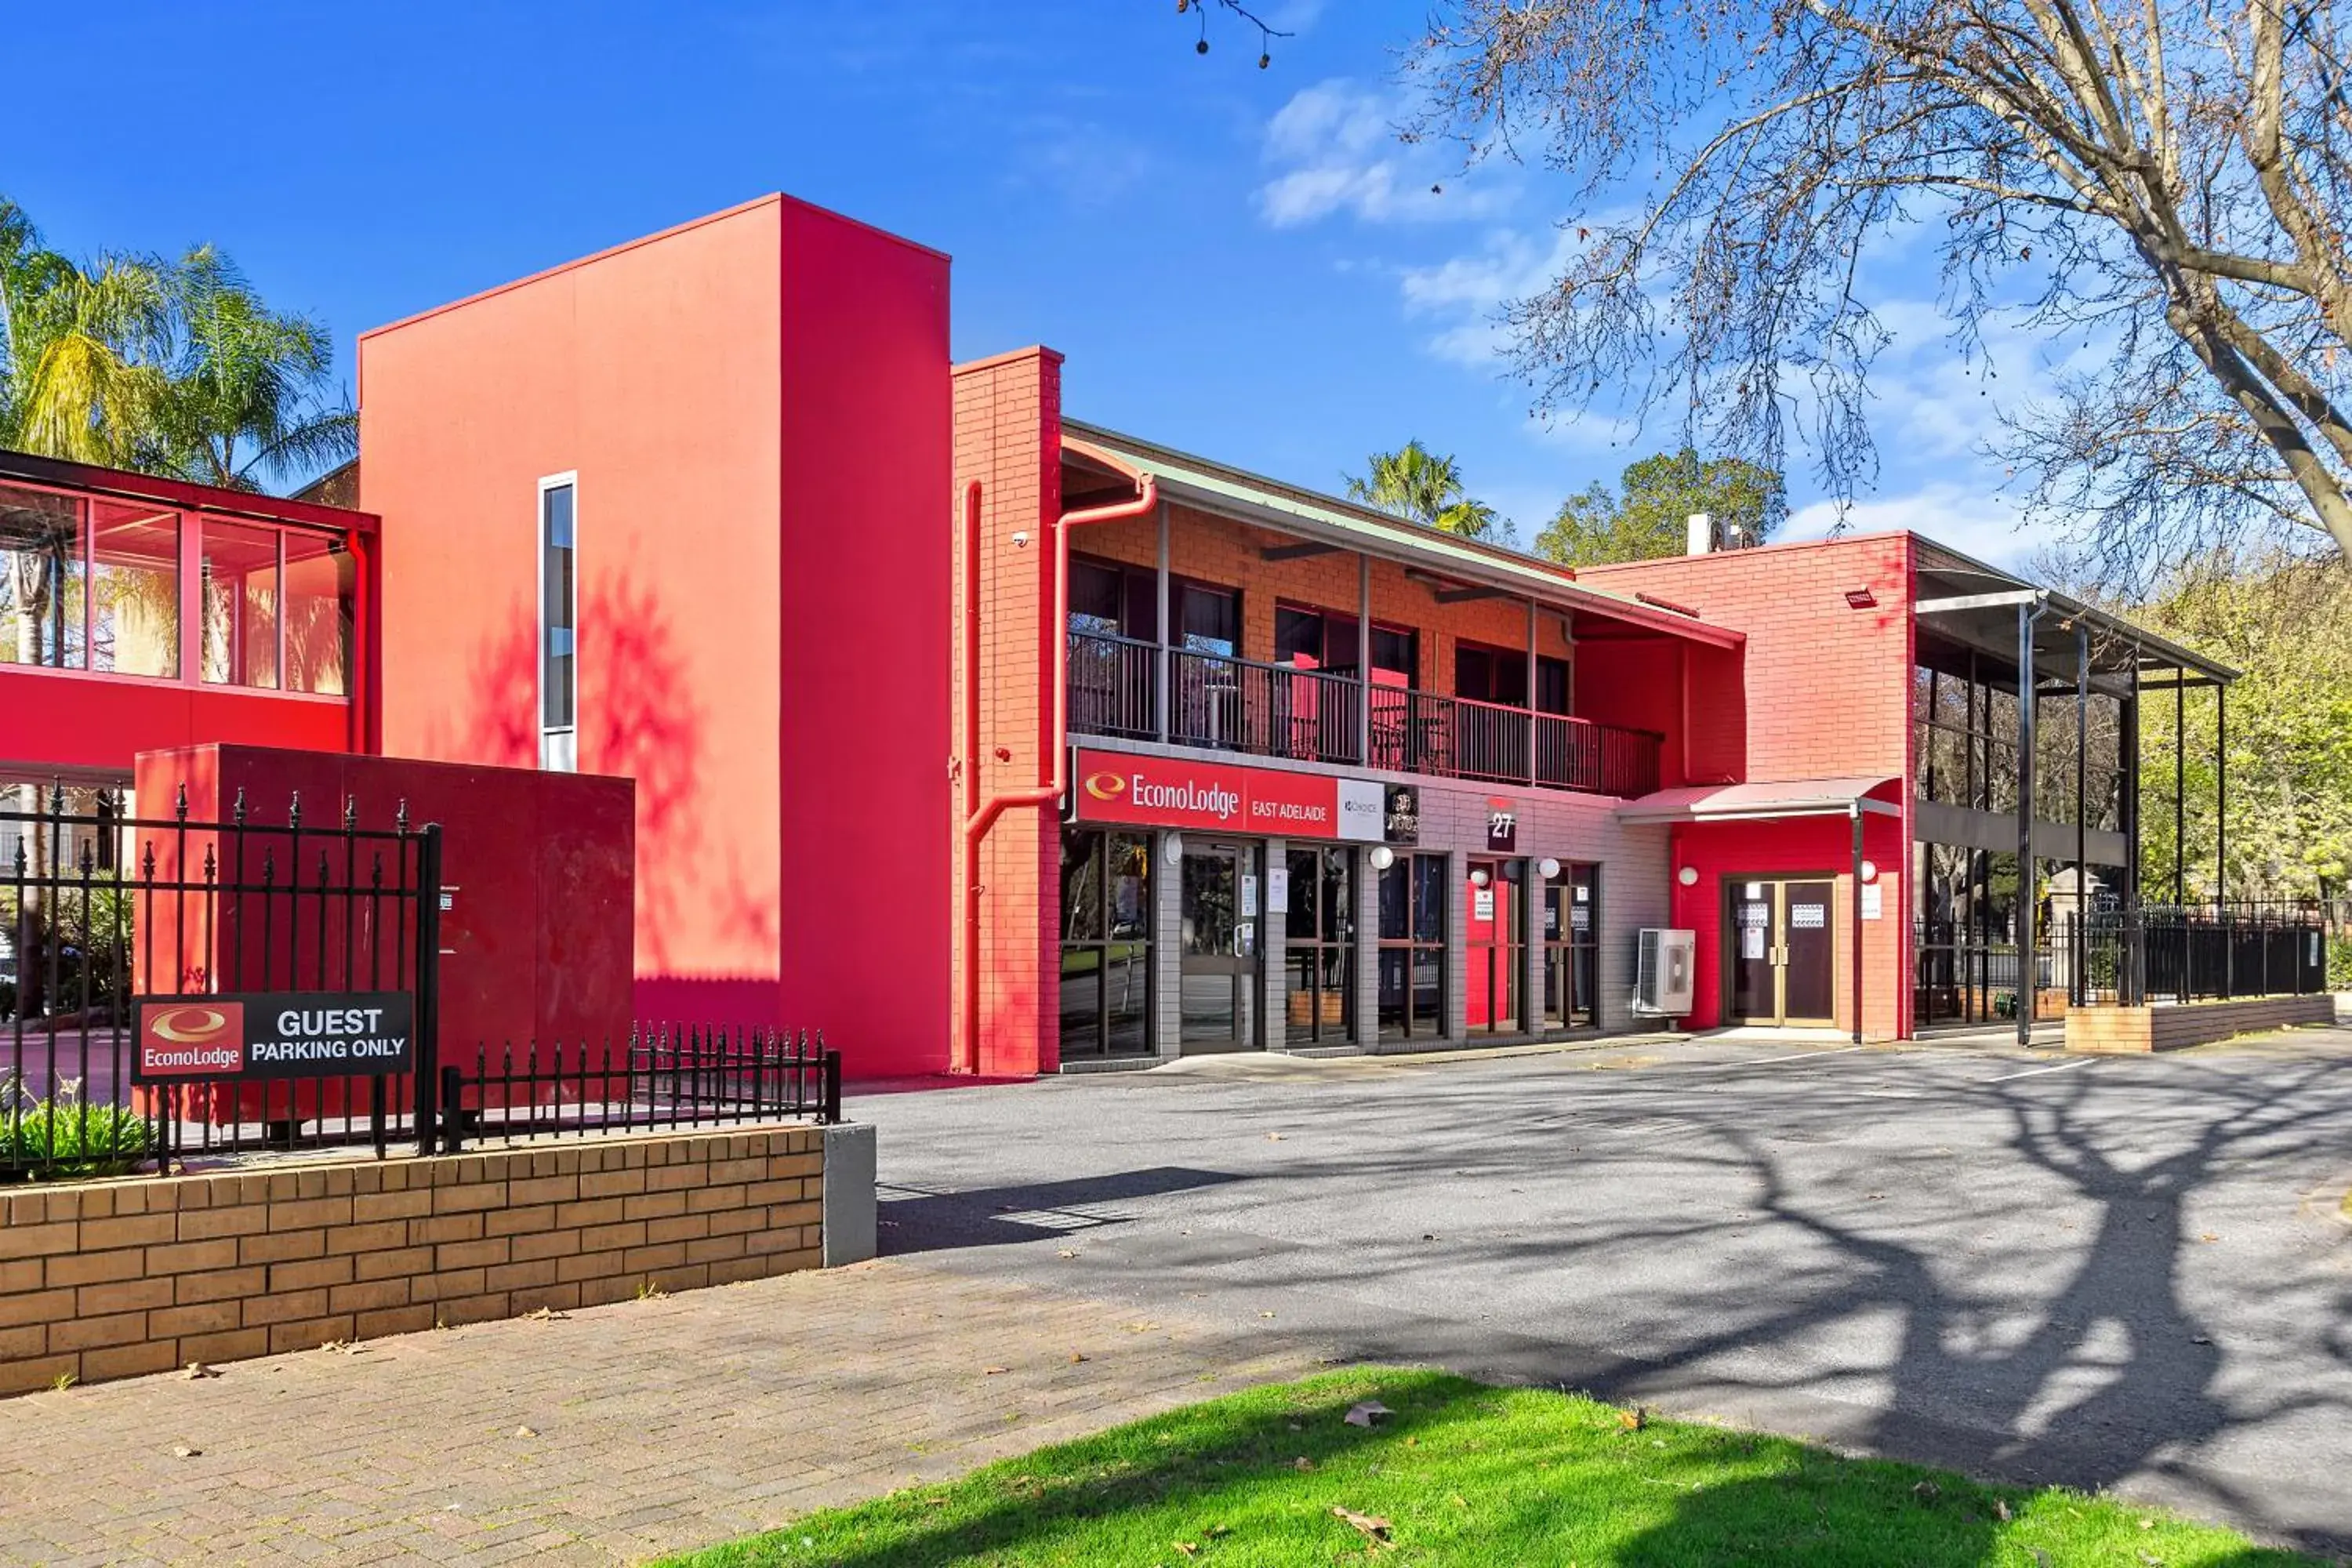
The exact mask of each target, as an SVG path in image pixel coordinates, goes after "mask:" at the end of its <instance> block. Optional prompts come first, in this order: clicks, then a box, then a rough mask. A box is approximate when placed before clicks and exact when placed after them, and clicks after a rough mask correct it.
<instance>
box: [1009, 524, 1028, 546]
mask: <svg viewBox="0 0 2352 1568" xmlns="http://www.w3.org/2000/svg"><path fill="white" fill-rule="evenodd" d="M1028 548H1029V531H1028V530H1027V529H1025V528H1024V529H1020V530H1017V531H1015V532H1014V533H1013V549H1015V550H1026V549H1028Z"/></svg>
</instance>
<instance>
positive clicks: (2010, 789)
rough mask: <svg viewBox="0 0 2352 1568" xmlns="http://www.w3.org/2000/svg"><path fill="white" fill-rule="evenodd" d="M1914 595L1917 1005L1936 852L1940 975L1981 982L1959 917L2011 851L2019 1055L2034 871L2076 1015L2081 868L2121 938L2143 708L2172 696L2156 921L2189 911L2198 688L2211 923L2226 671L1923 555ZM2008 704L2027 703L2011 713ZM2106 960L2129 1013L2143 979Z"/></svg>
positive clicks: (2224, 841) (1931, 933)
mask: <svg viewBox="0 0 2352 1568" xmlns="http://www.w3.org/2000/svg"><path fill="white" fill-rule="evenodd" d="M1916 594H1917V598H1916V616H1917V617H1918V618H1917V630H1916V637H1917V643H1916V648H1917V651H1916V673H1915V689H1914V704H1915V707H1914V711H1915V717H1916V730H1915V732H1916V736H1917V739H1918V742H1919V743H1920V746H1921V752H1920V755H1919V756H1918V758H1917V767H1918V770H1919V775H1920V782H1919V789H1918V795H1919V799H1918V801H1917V802H1916V813H1917V815H1916V829H1915V831H1916V837H1917V838H1918V839H1919V840H1920V849H1921V851H1922V856H1921V858H1922V860H1923V863H1924V864H1926V865H1927V867H1928V868H1930V875H1929V884H1930V886H1929V892H1928V895H1927V896H1928V900H1930V901H1929V902H1928V904H1927V906H1925V907H1923V910H1922V914H1923V917H1924V918H1923V921H1922V933H1921V934H1922V950H1921V954H1920V973H1921V976H1922V987H1921V988H1922V991H1923V993H1925V994H1932V990H1933V988H1932V985H1931V984H1929V977H1930V974H1931V971H1932V970H1933V969H1934V967H1935V964H1934V962H1933V960H1934V956H1935V955H1936V954H1937V950H1938V946H1939V944H1938V943H1937V941H1936V937H1937V924H1938V922H1937V920H1936V919H1935V916H1934V912H1933V911H1934V908H1935V905H1934V902H1933V900H1935V898H1936V897H1937V889H1936V888H1935V887H1934V880H1935V868H1937V866H1938V861H1939V853H1938V852H1939V851H1940V852H1943V853H1942V854H1941V856H1940V859H1941V863H1942V865H1943V866H1944V867H1945V868H1958V870H1959V873H1960V876H1961V879H1962V880H1961V882H1960V883H1959V884H1958V886H1959V887H1960V888H1962V889H1965V891H1963V892H1960V893H1958V894H1957V895H1952V894H1950V892H1949V889H1951V887H1952V886H1953V884H1951V883H1950V881H1949V879H1947V881H1946V884H1945V886H1946V889H1947V894H1948V896H1947V898H1946V900H1945V904H1944V907H1945V909H1946V910H1948V911H1950V912H1951V913H1952V914H1954V915H1957V916H1958V919H1948V920H1947V921H1945V922H1944V928H1945V931H1946V933H1947V942H1946V944H1943V945H1946V946H1948V950H1949V952H1950V955H1951V957H1952V958H1953V960H1954V961H1955V963H1963V964H1964V963H1968V962H1971V961H1972V962H1975V963H1979V964H1982V963H1984V962H1985V960H1984V958H1983V955H1982V954H1980V953H1971V952H1969V947H1970V945H1971V944H1970V943H1969V942H1968V941H1967V940H1966V938H1965V937H1964V936H1963V934H1962V933H1961V930H1960V928H1961V926H1962V925H1963V924H1965V923H1966V919H1967V915H1968V914H1969V913H1975V912H1977V911H1980V910H1984V909H1985V908H1987V907H1988V906H1989V904H1990V892H1991V883H1992V881H1993V879H1994V871H1993V867H1992V864H1991V862H1992V858H1993V857H1994V856H1995V855H1996V854H1998V853H2000V852H2002V851H2006V850H2010V849H2011V844H2013V854H2014V860H2013V862H2011V864H2012V867H2013V872H2012V873H2011V874H2012V875H2013V877H2014V881H2013V883H2012V884H2011V887H2012V889H2013V891H2012V893H2011V897H2012V898H2013V900H2014V920H2015V930H2016V952H2017V955H2018V956H2017V961H2016V962H2017V963H2018V971H2017V976H2016V982H2015V995H2016V998H2017V1003H2016V1007H2015V1013H2016V1027H2017V1037H2018V1041H2019V1043H2020V1044H2021V1045H2023V1044H2026V1043H2028V1042H2029V1041H2030V1039H2031V1037H2032V1026H2033V1020H2034V1015H2035V1012H2036V1010H2037V1004H2038V1001H2039V994H2040V992H2041V990H2042V986H2041V984H2040V971H2039V968H2038V966H2039V964H2040V962H2041V959H2040V954H2041V952H2042V947H2043V946H2044V944H2045V943H2047V942H2050V939H2051V937H2052V935H2053V932H2051V931H2045V930H2043V929H2042V900H2041V899H2040V898H2039V897H2038V896H2037V893H2036V889H2039V887H2040V886H2041V882H2040V879H2039V875H2038V873H2039V870H2040V868H2041V867H2042V864H2044V863H2046V862H2050V861H2058V862H2060V863H2062V864H2063V863H2071V871H2072V876H2071V882H2070V884H2069V885H2068V886H2067V887H2066V889H2065V890H2064V892H2063V894H2061V893H2060V891H2059V889H2058V886H2057V882H2056V880H2055V879H2053V885H2052V893H2053V899H2052V903H2053V921H2052V924H2053V925H2054V926H2061V927H2063V942H2064V946H2063V954H2061V953H2060V952H2055V951H2053V955H2052V956H2053V960H2055V963H2053V967H2060V966H2063V978H2064V980H2065V982H2066V988H2067V989H2068V991H2069V992H2070V994H2071V995H2072V997H2073V999H2074V1000H2075V1001H2078V1002H2079V1001H2080V1000H2081V999H2082V997H2083V994H2084V988H2085V985H2086V972H2087V970H2088V968H2089V966H2090V951H2089V943H2090V942H2091V940H2092V938H2091V922H2090V921H2089V920H2088V919H2087V918H2086V917H2087V916H2088V915H2089V913H2090V912H2091V910H2092V908H2093V897H2092V894H2093V889H2094V887H2095V885H2096V884H2097V883H2098V882H2099V879H2098V877H2097V876H2096V874H2095V868H2097V869H2103V870H2105V871H2108V872H2110V873H2113V874H2114V875H2115V878H2116V880H2115V881H2114V882H2113V883H2112V884H2110V885H2109V887H2110V890H2111V891H2112V893H2113V894H2114V895H2115V897H2114V900H2113V901H2112V903H2111V904H2110V907H2117V906H2120V907H2122V908H2125V909H2126V910H2129V911H2130V916H2129V917H2127V922H2126V923H2127V924H2128V925H2129V926H2130V928H2131V930H2132V932H2133V934H2134V935H2135V936H2136V935H2137V928H2138V921H2137V915H2138V913H2139V911H2140V910H2142V908H2143V907H2144V903H2145V898H2146V893H2147V889H2146V888H2145V887H2144V886H2143V873H2142V866H2141V842H2140V839H2141V832H2142V827H2143V824H2142V821H2141V810H2140V783H2141V773H2140V755H2139V752H2140V747H2139V738H2140V732H2141V721H2142V717H2143V712H2144V709H2143V702H2144V701H2145V700H2147V699H2149V698H2150V697H2158V698H2160V696H2161V694H2162V693H2165V692H2167V691H2169V693H2170V694H2171V702H2172V710H2173V711H2172V722H2173V731H2174V740H2175V744H2174V747H2173V779H2172V807H2173V838H2172V843H2173V846H2174V856H2173V876H2172V887H2171V889H2169V892H2170V895H2171V897H2170V902H2169V906H2168V907H2169V908H2170V909H2171V910H2175V911H2181V910H2186V909H2187V907H2188V904H2189V884H2188V877H2187V865H2186V861H2187V855H2186V853H2185V848H2186V841H2187V823H2188V789H2187V783H2188V774H2187V756H2188V751H2189V743H2190V742H2189V732H2188V722H2189V714H2188V694H2189V691H2190V690H2191V689H2197V688H2210V689H2212V690H2213V692H2214V702H2213V737H2212V741H2213V758H2214V796H2215V798H2214V812H2215V819H2216V822H2217V824H2218V825H2219V826H2218V835H2217V837H2218V842H2217V845H2216V848H2215V856H2214V868H2213V881H2212V894H2211V899H2210V905H2211V908H2212V909H2213V910H2215V911H2216V912H2219V911H2220V910H2221V909H2222V908H2223V907H2224V903H2225V900H2226V897H2227V867H2228V811H2229V771H2228V758H2229V752H2228V723H2229V707H2228V689H2229V686H2230V683H2231V681H2233V680H2235V679H2238V675H2239V671H2237V670H2235V669H2233V668H2231V667H2229V666H2228V665H2225V664H2221V663H2220V662H2219V661H2217V660H2214V659H2211V658H2206V657H2205V656H2203V655H2201V654H2200V653H2197V652H2196V651H2194V650H2193V649H2191V648H2189V647H2184V646H2182V645H2181V644H2179V643H2178V642H2175V641H2173V640H2172V639H2170V638H2168V637H2163V636H2161V635H2160V634H2158V633H2156V632H2153V631H2150V630H2148V629H2147V627H2145V626H2136V625H2134V624H2132V623H2131V622H2129V621H2126V620H2125V619H2123V618H2122V617H2120V616H2116V615H2114V614H2112V613H2110V612H2109V611H2106V610H2105V609H2102V608H2101V607H2100V606H2098V605H2094V604H2091V603H2089V602H2087V601H2085V600H2084V599H2081V598H2078V597H2075V596H2074V595H2069V594H2065V593H2062V592H2060V591H2058V590H2056V589H2053V588H2046V587H2041V586H2038V585H2036V584H2031V583H2028V582H2025V581H2023V580H2022V579H2021V578H2018V577H2016V576H2014V575H2012V574H2009V573H2006V572H2002V571H2000V570H1998V569H1996V568H1993V567H1990V566H1987V565H1985V564H1984V563H1981V562H1978V561H1974V560H1971V559H1969V557H1966V556H1963V555H1961V554H1959V553H1958V552H1955V551H1952V550H1949V549H1948V548H1946V547H1944V546H1942V545H1938V544H1934V543H1931V542H1927V541H1924V540H1923V541H1921V542H1920V544H1919V559H1918V566H1917V575H1916ZM1955 693H1957V701H1956V700H1955ZM2021 695H2023V696H2026V697H2028V699H2029V700H2021ZM2052 710H2054V711H2052ZM2053 720H2054V721H2055V722H2054V723H2053V722H2051V721H2053ZM2011 731H2013V732H2011ZM2053 738H2054V740H2055V742H2056V744H2055V745H2053ZM2068 752H2071V753H2072V755H2071V757H2069V756H2068V755H2067V753H2068ZM2053 763H2054V764H2055V768H2054V770H2053V769H2052V768H2051V767H2050V764H2053ZM1955 764H1957V766H1956V765H1955ZM2053 771H2054V773H2055V774H2056V776H2055V777H2054V778H2053V777H2052V776H2051V773H2052V772H2053ZM1955 773H1957V774H1958V776H1957V777H1955V776H1954V775H1955ZM2070 774H2071V777H2070V776H2069V775H2070ZM2004 807H2006V809H2005V810H2004V809H2003V808H2004ZM2002 833H2005V834H2007V835H2013V839H2012V840H2011V844H2000V843H1997V842H1996V841H1995V835H1996V834H2002ZM2062 900H2063V902H2064V903H2065V905H2066V909H2065V910H2064V911H2063V919H2062V918H2059V911H2058V910H2056V907H2055V906H2056V905H2057V904H2058V903H2059V902H2061V901H2062ZM2122 956H2123V957H2124V959H2125V963H2124V964H2123V966H2122V972H2121V973H2119V974H2118V976H2117V980H2118V989H2119V990H2121V991H2123V992H2125V993H2126V999H2132V998H2131V997H2130V995H2129V993H2132V992H2135V991H2137V988H2138V982H2139V980H2140V978H2141V975H2142V966H2141V963H2140V962H2139V958H2140V954H2139V952H2138V951H2137V945H2136V944H2135V945H2134V946H2133V948H2132V950H2131V951H2130V952H2127V953H2126V954H2124V955H2122ZM1980 972H1981V971H1980ZM2052 978H2053V979H2056V978H2059V976H2058V975H2055V974H2053V976H2052ZM1963 984H1965V983H1963Z"/></svg>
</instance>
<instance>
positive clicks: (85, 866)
mask: <svg viewBox="0 0 2352 1568" xmlns="http://www.w3.org/2000/svg"><path fill="white" fill-rule="evenodd" d="M97 869H98V841H97V840H96V839H93V838H85V839H83V840H82V841H81V874H82V875H83V876H84V877H88V876H89V874H90V873H91V872H93V871H95V870H97Z"/></svg>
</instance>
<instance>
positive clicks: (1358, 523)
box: [1062, 419, 1747, 647]
mask: <svg viewBox="0 0 2352 1568" xmlns="http://www.w3.org/2000/svg"><path fill="white" fill-rule="evenodd" d="M1062 427H1063V430H1064V432H1065V433H1066V435H1068V436H1069V437H1072V438H1073V439H1074V440H1075V441H1076V442H1078V443H1080V444H1082V445H1083V446H1085V447H1097V448H1100V449H1101V450H1102V451H1103V452H1104V453H1105V454H1106V455H1108V456H1109V457H1112V458H1116V459H1117V460H1118V462H1119V463H1121V464H1122V465H1124V466H1126V467H1129V468H1136V469H1139V470H1141V471H1144V472H1147V473H1149V474H1150V475H1151V476H1152V478H1153V479H1156V480H1158V481H1159V485H1160V493H1161V494H1163V495H1166V496H1169V497H1171V499H1173V500H1181V501H1183V502H1184V503H1185V504H1187V505H1188V506H1192V507H1196V508H1198V509H1200V510H1203V511H1212V512H1216V513H1218V514H1219V515H1221V516H1224V517H1230V518H1234V519H1236V520H1237V521H1242V522H1246V523H1250V524H1253V525H1255V526H1256V527H1260V528H1265V529H1270V530H1273V531H1277V532H1281V533H1286V534H1293V535H1296V536H1297V537H1299V538H1301V539H1310V540H1323V541H1325V542H1330V543H1334V544H1339V545H1342V546H1344V547H1345V548H1348V549H1350V550H1360V551H1362V552H1364V553H1366V554H1369V555H1378V556H1381V557H1383V558H1385V559H1388V560H1391V561H1400V562H1403V563H1406V564H1408V565H1415V566H1420V567H1422V568H1423V569H1425V570H1427V571H1430V572H1433V573H1438V574H1443V575H1444V576H1446V577H1449V578H1453V579H1456V580H1458V581H1461V582H1463V583H1466V584H1477V585H1481V586H1486V587H1493V588H1499V589H1502V590H1504V591H1506V592H1507V593H1510V594H1514V595H1519V596H1522V597H1526V598H1532V599H1536V600H1538V601H1540V602H1542V603H1545V604H1548V605H1554V606H1556V607H1559V608H1564V609H1576V610H1582V611H1587V612H1589V613H1591V614H1593V615H1597V616H1611V617H1612V618H1614V619H1617V620H1621V621H1624V622H1627V623H1629V624H1632V625H1635V626H1643V627H1646V628H1649V629H1651V630H1654V631H1658V632H1661V633H1664V634H1665V635H1667V636H1670V637H1684V638H1687V639H1689V640H1690V641H1693V642H1702V643H1706V644H1708V645H1710V646H1713V647H1738V646H1739V645H1740V644H1741V643H1743V642H1745V641H1746V640H1747V634H1746V633H1744V632H1738V631H1734V630H1731V629H1730V628H1728V627H1726V626H1715V625H1712V624H1710V623H1708V622H1706V621H1701V620H1697V619H1695V618H1693V617H1691V616H1683V615H1677V614H1675V612H1674V611H1672V610H1664V609H1659V608H1657V607H1655V606H1654V605H1645V604H1643V603H1641V602H1640V601H1638V600H1636V599H1634V598H1633V597H1632V596H1631V595H1624V594H1618V593H1614V592H1612V591H1610V590H1608V589H1605V588H1599V587H1594V586H1592V585H1591V584H1584V583H1580V582H1578V581H1577V580H1576V578H1575V576H1574V575H1573V574H1571V573H1570V571H1569V570H1568V568H1566V567H1564V566H1556V565H1553V564H1551V563H1548V562H1542V561H1538V560H1535V559H1533V558H1532V557H1529V556H1525V555H1521V554H1519V553H1518V552H1517V551H1512V550H1505V549H1501V548H1499V547H1498V546H1495V545H1490V544H1480V543H1478V542H1475V541H1473V540H1467V539H1463V538H1460V537H1458V536H1456V535H1454V534H1450V533H1442V532H1440V531H1437V530H1435V529H1433V528H1424V527H1423V526H1422V525H1421V524H1419V523H1416V522H1412V521H1407V520H1405V519H1403V518H1400V517H1392V516H1391V515H1389V514H1388V513H1387V512H1383V511H1379V510H1374V509H1372V508H1370V507H1365V506H1359V505H1357V504H1356V503H1355V502H1353V501H1349V500H1341V499H1340V498H1339V497H1338V496H1331V495H1324V494H1321V493H1319V492H1318V491H1315V490H1308V489H1299V488H1298V487H1297V486H1295V485H1286V484H1284V483H1283V482H1282V481H1281V480H1279V479H1267V478H1266V477H1265V476H1264V475H1262V474H1253V473H1249V472H1247V471H1245V470H1244V469H1240V468H1229V467H1227V466H1225V465H1224V464H1222V463H1217V462H1213V461H1211V460H1210V459H1209V458H1200V457H1195V456H1193V455H1192V454H1191V453H1189V452H1179V451H1177V450H1175V449H1174V448H1172V447H1162V446H1160V445H1158V444H1156V443H1154V442H1150V441H1145V440H1142V439H1139V437H1133V436H1128V435H1123V434H1121V433H1120V432H1118V431H1116V430H1106V429H1104V428H1102V427H1101V426H1097V425H1087V424H1083V423H1081V422H1079V421H1078V420H1075V419H1066V420H1064V421H1063V425H1062Z"/></svg>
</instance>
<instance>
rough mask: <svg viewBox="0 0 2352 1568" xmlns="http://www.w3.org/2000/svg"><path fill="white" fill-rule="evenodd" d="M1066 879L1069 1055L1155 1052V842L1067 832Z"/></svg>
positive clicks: (1065, 1033) (1064, 1018)
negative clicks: (1152, 1031) (1152, 1006)
mask: <svg viewBox="0 0 2352 1568" xmlns="http://www.w3.org/2000/svg"><path fill="white" fill-rule="evenodd" d="M1061 881H1062V922H1061V924H1062V932H1061V937H1062V940H1061V974H1062V980H1061V994H1062V1002H1061V1039H1062V1054H1063V1055H1064V1056H1065V1057H1100V1056H1133V1055H1140V1054H1143V1053H1146V1052H1148V1051H1150V1048H1151V1039H1150V1004H1151V840H1150V837H1149V836H1147V835H1144V834H1139V833H1102V832H1097V831H1093V830H1091V829H1087V828H1076V827H1071V828H1065V829H1063V831H1062V879H1061Z"/></svg>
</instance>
